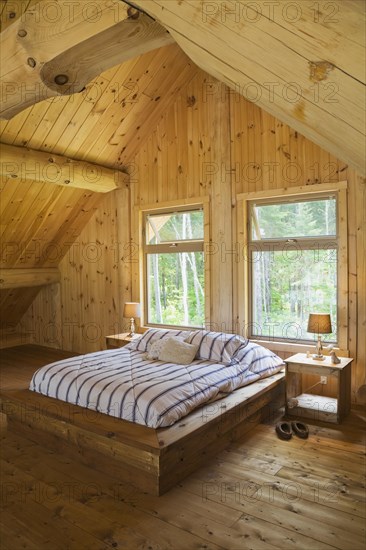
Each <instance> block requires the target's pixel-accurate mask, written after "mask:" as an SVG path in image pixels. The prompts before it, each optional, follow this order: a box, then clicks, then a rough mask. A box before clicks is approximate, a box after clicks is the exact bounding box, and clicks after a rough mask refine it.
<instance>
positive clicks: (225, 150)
mask: <svg viewBox="0 0 366 550" xmlns="http://www.w3.org/2000/svg"><path fill="white" fill-rule="evenodd" d="M228 106H229V99H228V97H227V96H226V95H224V97H223V96H222V94H221V89H220V87H219V88H218V91H217V92H216V93H215V94H214V95H213V96H210V98H209V100H208V101H207V103H205V104H204V107H205V116H206V117H207V119H206V120H207V125H208V129H209V130H210V134H209V135H210V140H209V142H208V143H207V144H205V150H207V149H208V148H209V149H210V160H211V162H212V164H213V165H214V168H215V173H214V174H213V175H212V179H211V182H212V193H211V217H210V219H211V239H212V244H213V246H214V247H215V252H214V253H213V254H212V255H211V257H210V267H211V277H210V282H211V318H210V322H211V323H214V325H216V326H217V328H218V330H226V331H227V332H230V331H231V330H232V318H233V304H232V299H233V276H232V265H233V262H232V249H233V237H232V221H231V219H232V213H231V177H232V175H231V174H232V173H231V171H230V167H231V163H230V111H229V108H228Z"/></svg>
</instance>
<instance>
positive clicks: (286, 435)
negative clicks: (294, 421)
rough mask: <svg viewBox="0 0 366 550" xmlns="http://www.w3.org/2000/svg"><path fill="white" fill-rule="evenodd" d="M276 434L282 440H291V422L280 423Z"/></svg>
mask: <svg viewBox="0 0 366 550" xmlns="http://www.w3.org/2000/svg"><path fill="white" fill-rule="evenodd" d="M276 432H277V435H278V437H279V438H280V439H291V437H292V430H291V424H290V422H279V423H278V424H277V425H276Z"/></svg>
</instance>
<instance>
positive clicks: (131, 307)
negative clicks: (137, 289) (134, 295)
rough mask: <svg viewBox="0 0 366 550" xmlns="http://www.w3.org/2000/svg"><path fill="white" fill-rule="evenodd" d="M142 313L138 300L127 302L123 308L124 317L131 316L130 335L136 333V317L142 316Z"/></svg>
mask: <svg viewBox="0 0 366 550" xmlns="http://www.w3.org/2000/svg"><path fill="white" fill-rule="evenodd" d="M140 315H141V308H140V304H139V303H138V302H126V303H125V307H124V308H123V317H129V318H130V320H131V325H130V334H129V335H128V336H130V337H131V338H132V336H134V335H135V317H140Z"/></svg>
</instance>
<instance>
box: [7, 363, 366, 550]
mask: <svg viewBox="0 0 366 550" xmlns="http://www.w3.org/2000/svg"><path fill="white" fill-rule="evenodd" d="M0 374H1V372H0ZM13 375H14V377H15V378H16V376H17V373H16V372H14V373H13ZM9 384H10V382H9V380H8V379H5V380H3V385H5V386H8V385H9ZM276 420H278V417H276V418H274V417H272V418H270V419H268V421H267V422H266V423H264V424H260V425H257V426H255V427H254V428H253V429H252V430H251V431H249V432H248V433H247V434H245V435H244V436H243V437H242V439H241V440H240V441H239V442H236V443H235V444H232V445H231V446H230V447H229V448H228V449H227V450H226V451H223V452H221V453H220V454H219V455H217V456H216V457H215V458H212V459H210V458H207V465H206V466H205V467H204V468H201V469H200V470H198V471H197V472H196V473H195V474H193V475H191V476H189V477H188V478H187V479H186V480H185V481H184V482H182V483H180V484H179V486H177V487H176V488H174V489H172V490H171V491H169V492H168V493H167V494H165V495H163V496H161V497H153V496H148V495H146V494H143V493H141V492H138V491H136V489H133V488H132V487H131V486H129V485H127V484H121V483H120V482H119V481H118V479H115V478H113V477H112V476H110V475H109V474H108V472H105V473H104V474H103V473H100V472H96V471H95V470H93V469H91V468H89V467H87V466H84V465H82V464H81V463H79V462H78V461H76V460H70V459H68V458H66V457H64V456H63V455H62V454H60V453H55V452H52V451H50V450H49V449H46V448H45V447H42V446H41V445H38V444H36V443H33V442H31V441H30V440H28V439H26V438H24V437H22V436H20V435H19V434H16V433H12V432H11V431H8V432H7V436H6V438H4V439H3V440H2V455H1V501H2V502H1V506H2V513H1V516H0V517H1V521H0V523H1V544H0V548H1V549H2V550H7V549H9V550H10V549H11V550H18V549H22V548H32V549H37V550H41V549H43V548H44V549H46V548H47V549H49V550H56V549H60V550H61V549H62V550H67V549H72V550H80V549H84V548H85V549H88V550H92V549H107V548H117V549H123V550H134V549H141V550H148V549H149V550H170V549H171V550H179V549H182V550H190V549H192V550H196V549H197V550H198V549H202V550H203V549H205V550H209V549H218V548H221V549H227V550H229V549H235V550H243V549H253V550H262V549H263V550H265V549H269V548H281V549H285V548H289V549H290V548H291V549H292V548H294V549H303V550H322V549H331V548H339V549H342V550H364V549H365V542H366V541H365V442H364V441H365V440H364V437H363V436H364V427H365V415H364V414H363V413H361V412H360V411H353V412H352V413H351V415H350V416H349V417H348V418H347V419H346V420H345V421H344V423H343V424H342V425H340V426H336V425H333V424H329V425H327V424H320V423H318V424H315V423H312V424H311V425H310V424H309V427H310V437H309V439H308V440H301V439H298V438H295V437H293V438H292V440H290V441H281V440H279V439H278V438H277V437H276V434H275V431H274V425H275V422H276Z"/></svg>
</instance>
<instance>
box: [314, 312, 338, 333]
mask: <svg viewBox="0 0 366 550" xmlns="http://www.w3.org/2000/svg"><path fill="white" fill-rule="evenodd" d="M308 332H312V333H314V334H330V333H331V332H332V323H331V321H330V315H329V313H310V315H309V320H308Z"/></svg>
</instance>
